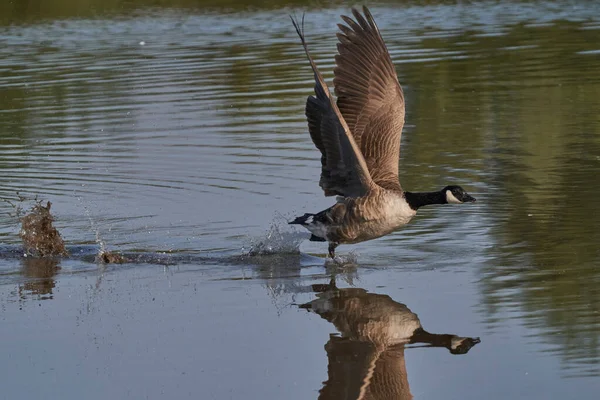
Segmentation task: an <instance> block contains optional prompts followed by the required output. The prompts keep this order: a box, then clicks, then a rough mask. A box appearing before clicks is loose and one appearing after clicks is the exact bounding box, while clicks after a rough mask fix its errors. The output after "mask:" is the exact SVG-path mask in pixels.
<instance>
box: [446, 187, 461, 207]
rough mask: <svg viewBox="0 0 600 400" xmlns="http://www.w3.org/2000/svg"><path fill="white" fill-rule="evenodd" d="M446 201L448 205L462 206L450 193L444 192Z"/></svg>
mask: <svg viewBox="0 0 600 400" xmlns="http://www.w3.org/2000/svg"><path fill="white" fill-rule="evenodd" d="M446 201H447V202H448V203H450V204H462V201H460V200H459V199H457V198H456V197H454V195H453V194H452V192H451V191H449V190H446Z"/></svg>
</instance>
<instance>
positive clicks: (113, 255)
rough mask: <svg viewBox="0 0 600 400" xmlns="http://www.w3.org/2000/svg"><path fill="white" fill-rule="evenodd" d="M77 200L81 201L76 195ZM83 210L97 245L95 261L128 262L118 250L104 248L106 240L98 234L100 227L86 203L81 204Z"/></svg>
mask: <svg viewBox="0 0 600 400" xmlns="http://www.w3.org/2000/svg"><path fill="white" fill-rule="evenodd" d="M78 200H79V201H80V202H81V203H83V200H82V198H81V197H78ZM83 210H84V212H85V215H86V217H87V219H88V221H89V222H90V229H91V230H92V232H94V235H95V241H96V244H97V245H98V247H99V248H98V254H97V255H96V258H95V260H94V261H95V262H96V263H101V264H124V263H126V262H129V259H128V258H127V257H125V256H123V255H122V254H121V253H119V252H115V251H110V250H108V249H107V248H106V241H105V240H104V239H103V238H102V236H101V235H100V228H99V227H98V226H97V225H96V222H95V221H94V219H93V218H92V212H91V211H90V209H89V207H88V206H87V205H86V204H83Z"/></svg>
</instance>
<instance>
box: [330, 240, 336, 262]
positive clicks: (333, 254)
mask: <svg viewBox="0 0 600 400" xmlns="http://www.w3.org/2000/svg"><path fill="white" fill-rule="evenodd" d="M337 246H338V245H337V243H334V242H329V257H331V259H332V260H335V248H336V247H337Z"/></svg>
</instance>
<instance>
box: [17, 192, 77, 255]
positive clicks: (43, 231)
mask: <svg viewBox="0 0 600 400" xmlns="http://www.w3.org/2000/svg"><path fill="white" fill-rule="evenodd" d="M51 206H52V203H50V202H49V201H48V202H47V203H46V206H44V205H42V201H41V200H40V201H37V200H36V202H35V204H34V205H33V207H32V208H31V211H30V212H29V214H27V215H25V216H23V217H21V231H20V232H19V236H20V237H21V240H23V246H24V247H25V252H26V254H27V255H33V256H38V257H47V256H68V255H69V252H68V251H67V249H66V248H65V242H64V241H63V239H62V237H61V236H60V233H58V230H57V229H56V228H55V227H54V224H53V222H54V218H53V217H52V214H50V207H51Z"/></svg>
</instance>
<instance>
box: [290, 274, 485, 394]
mask: <svg viewBox="0 0 600 400" xmlns="http://www.w3.org/2000/svg"><path fill="white" fill-rule="evenodd" d="M313 290H314V291H316V292H318V294H317V299H315V300H313V301H311V302H310V303H306V304H303V305H301V306H300V307H301V308H304V309H306V310H308V311H312V312H314V313H316V314H319V315H320V316H321V317H322V318H324V319H326V320H327V321H329V322H331V323H332V324H333V325H334V326H335V327H336V329H337V330H338V331H339V332H340V336H336V335H331V336H330V339H329V341H328V342H327V344H326V345H325V350H326V351H327V357H328V359H329V365H328V368H327V370H328V375H329V377H328V380H327V381H326V382H325V383H324V386H323V388H322V389H321V391H320V394H319V399H320V400H326V399H331V400H333V399H336V400H350V399H353V400H354V399H364V400H366V399H412V395H411V393H410V388H409V384H408V377H407V373H406V364H405V361H404V349H405V346H406V345H407V344H415V343H422V344H424V345H425V346H426V347H445V348H446V349H448V350H449V351H450V353H452V354H466V353H467V352H468V351H469V350H470V349H471V348H472V347H473V346H475V345H476V344H477V343H479V342H480V340H479V338H470V337H460V336H457V335H449V334H433V333H429V332H427V331H426V330H424V329H423V327H422V326H421V322H420V321H419V318H418V317H417V315H416V314H415V313H413V312H412V311H410V309H409V308H408V307H407V306H406V305H404V304H402V303H398V302H395V301H394V300H392V299H391V298H390V297H389V296H387V295H382V294H375V293H368V292H367V291H366V290H364V289H359V288H348V289H338V288H337V287H336V286H335V282H333V281H332V283H330V284H329V285H313Z"/></svg>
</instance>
